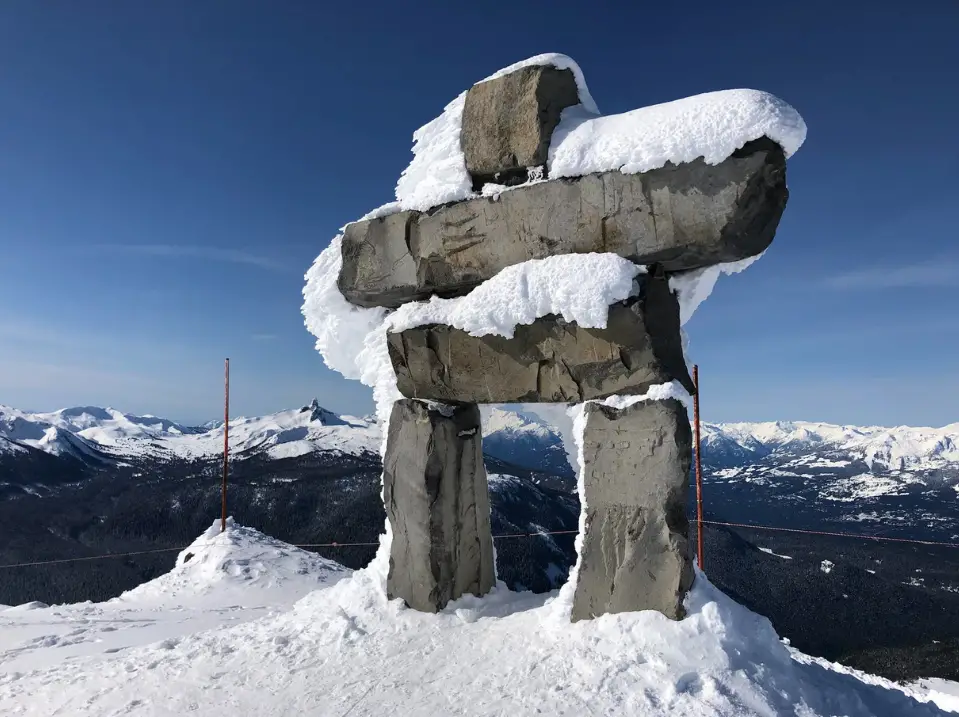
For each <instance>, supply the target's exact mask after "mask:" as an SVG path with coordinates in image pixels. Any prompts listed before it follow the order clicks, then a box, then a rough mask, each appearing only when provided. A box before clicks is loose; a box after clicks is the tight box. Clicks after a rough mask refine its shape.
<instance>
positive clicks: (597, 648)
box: [0, 524, 955, 717]
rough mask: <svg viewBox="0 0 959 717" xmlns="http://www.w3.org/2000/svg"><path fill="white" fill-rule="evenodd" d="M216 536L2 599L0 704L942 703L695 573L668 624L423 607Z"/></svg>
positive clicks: (132, 707)
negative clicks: (74, 582) (103, 589)
mask: <svg viewBox="0 0 959 717" xmlns="http://www.w3.org/2000/svg"><path fill="white" fill-rule="evenodd" d="M217 531H218V526H217V525H214V526H213V527H212V528H211V529H210V531H208V532H207V533H206V534H205V535H204V536H201V537H200V538H199V539H198V541H197V542H196V543H194V545H193V546H191V547H190V548H189V549H187V550H186V551H184V553H183V554H182V555H181V556H180V558H179V560H178V561H177V567H176V568H174V570H173V571H172V572H171V573H170V574H168V575H165V576H162V577H160V578H158V579H157V580H154V581H152V582H150V583H146V584H145V585H143V586H141V587H140V588H137V589H135V590H132V591H130V592H128V593H126V594H124V595H123V596H122V597H120V598H118V599H116V600H113V601H110V602H107V603H102V604H99V605H94V604H89V603H88V604H83V605H70V606H60V607H52V608H51V607H43V606H39V605H36V604H33V605H26V606H20V607H14V608H10V609H5V610H0V714H3V715H44V716H47V715H71V716H73V715H76V716H77V717H82V716H84V715H98V716H100V715H121V714H122V715H171V716H172V715H185V714H191V713H210V712H211V711H213V710H216V713H223V714H229V715H231V717H239V716H241V715H256V716H257V717H269V716H273V715H291V714H296V715H331V716H332V715H337V716H342V715H351V716H353V717H356V716H359V715H370V716H372V715H377V716H380V715H409V716H417V715H424V716H425V715H430V716H434V715H490V716H492V715H520V716H522V715H570V716H573V715H577V716H578V715H684V716H685V715H727V716H732V715H736V716H742V715H797V716H801V717H810V716H812V715H840V714H842V715H849V716H850V717H852V716H858V715H862V716H866V715H869V716H870V717H876V716H879V717H882V716H885V715H888V716H889V717H911V716H914V715H915V716H918V715H943V714H950V713H948V712H945V711H944V708H945V707H947V706H949V705H950V704H952V705H953V706H954V705H955V697H954V695H950V694H949V692H950V691H952V690H953V689H954V686H953V685H951V684H950V683H942V682H941V681H937V682H935V683H928V684H925V685H914V686H897V685H894V684H893V683H890V682H887V681H885V680H882V679H880V678H874V677H871V676H867V675H862V674H861V673H857V672H855V671H852V670H849V669H847V668H842V667H839V666H835V665H831V664H829V663H826V662H824V661H821V660H816V659H813V658H809V657H806V656H804V655H800V654H798V653H795V652H791V651H790V649H789V648H788V647H787V646H786V645H784V644H783V643H782V642H780V641H779V639H778V637H777V636H776V634H775V632H774V631H773V630H772V627H771V626H770V625H769V623H768V621H767V620H766V619H765V618H762V617H759V616H757V615H755V614H753V613H751V612H749V611H748V610H746V609H745V608H743V607H741V606H739V605H737V604H736V603H734V602H733V601H732V600H730V599H729V598H728V597H726V596H725V595H723V594H722V593H720V592H719V591H718V590H716V589H715V588H714V587H712V586H711V585H710V584H709V583H708V581H707V580H706V579H705V578H704V577H703V576H702V575H699V576H697V581H696V585H695V587H694V589H693V591H692V593H691V594H690V596H689V598H688V608H689V616H688V617H687V618H686V619H685V620H683V621H681V622H672V621H669V620H667V619H666V618H664V617H663V616H662V615H660V614H659V613H655V612H641V613H630V614H621V615H606V616H603V617H601V618H599V619H596V620H592V621H584V622H579V623H576V624H570V623H569V621H568V603H567V602H566V601H565V600H564V599H563V597H562V596H561V594H559V593H552V594H549V595H535V594H532V593H511V592H509V591H507V590H505V589H503V588H502V586H499V587H498V588H497V589H496V590H494V592H493V593H492V594H490V595H489V596H487V597H485V598H483V599H477V598H472V597H470V598H464V599H461V600H459V601H457V602H455V603H453V604H451V605H450V606H449V607H448V608H447V609H446V610H444V611H443V612H442V613H440V614H438V615H429V614H424V613H418V612H415V611H412V610H408V609H406V608H405V607H403V606H402V604H401V603H400V602H399V601H392V602H389V601H387V600H386V598H385V596H384V595H383V594H382V592H381V589H380V588H379V587H378V586H380V585H381V584H382V581H381V578H380V577H379V576H376V575H372V574H370V573H369V572H368V571H367V570H361V571H357V572H353V573H350V572H349V571H347V570H345V569H343V568H339V567H338V566H336V565H335V564H333V563H330V562H329V561H326V560H323V559H321V558H318V557H316V556H313V555H310V554H306V553H304V552H303V551H300V550H298V549H296V548H293V547H292V546H287V545H284V544H282V543H280V542H278V541H275V540H273V539H272V538H268V537H266V536H263V535H261V534H259V533H257V532H256V531H254V530H250V529H248V528H242V527H239V526H235V525H232V524H231V525H230V527H229V529H228V531H227V533H226V534H224V535H219V534H218V532H217ZM187 554H192V557H191V558H190V559H189V560H187V559H186V555H187ZM932 700H939V702H940V704H941V705H942V707H940V706H937V704H936V702H934V701H932Z"/></svg>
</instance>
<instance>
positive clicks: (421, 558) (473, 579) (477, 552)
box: [383, 399, 495, 612]
mask: <svg viewBox="0 0 959 717" xmlns="http://www.w3.org/2000/svg"><path fill="white" fill-rule="evenodd" d="M482 440H483V437H482V433H481V428H480V412H479V407H477V406H476V404H456V405H445V404H427V403H424V402H422V401H418V400H416V399H403V400H400V401H397V402H396V403H395V404H394V405H393V412H392V414H391V415H390V425H389V434H388V436H387V442H386V457H385V459H384V465H383V481H384V499H385V502H386V513H387V516H388V517H389V521H390V526H391V527H392V530H393V543H392V547H391V549H390V571H389V576H388V577H387V583H386V588H387V594H388V596H389V598H390V599H393V598H402V599H403V600H405V601H406V604H407V605H409V606H410V607H411V608H414V609H416V610H422V611H425V612H436V611H438V610H442V609H443V608H444V607H445V606H446V604H447V603H448V602H450V601H451V600H455V599H456V598H458V597H460V596H462V595H464V594H466V593H472V594H473V595H484V594H486V593H487V592H489V590H490V589H491V588H492V587H493V583H494V580H495V577H494V572H493V571H494V568H493V538H492V532H491V530H490V506H489V490H488V486H487V482H486V468H485V467H484V465H483V446H482Z"/></svg>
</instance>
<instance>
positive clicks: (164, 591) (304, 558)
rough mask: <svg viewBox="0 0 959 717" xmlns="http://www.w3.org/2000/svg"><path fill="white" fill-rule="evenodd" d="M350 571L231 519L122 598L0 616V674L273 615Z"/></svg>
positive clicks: (33, 606)
mask: <svg viewBox="0 0 959 717" xmlns="http://www.w3.org/2000/svg"><path fill="white" fill-rule="evenodd" d="M188 556H189V558H188ZM349 573H350V571H349V570H347V569H346V568H343V567H342V566H340V565H337V564H336V563H332V562H330V561H328V560H325V559H324V558H321V557H320V556H318V555H316V554H314V553H309V552H307V551H305V550H300V549H299V548H294V547H292V546H290V545H287V544H286V543H281V542H279V541H277V540H274V539H272V538H269V537H267V536H265V535H263V534H261V533H259V532H257V531H255V530H252V529H250V528H244V527H240V526H235V525H233V523H232V521H230V522H229V524H228V530H227V532H226V533H222V534H221V533H220V525H219V522H217V523H216V524H215V525H213V526H212V527H211V528H210V530H208V531H207V532H206V533H205V534H204V535H202V536H200V537H199V538H198V539H197V540H196V541H194V543H193V544H192V545H191V546H190V547H189V548H187V549H186V550H185V551H183V553H181V554H180V556H179V558H178V559H177V565H176V567H175V568H174V569H173V570H172V571H171V572H169V573H167V574H166V575H162V576H161V577H159V578H157V579H156V580H153V581H151V582H148V583H145V584H143V585H140V586H139V587H137V588H135V589H133V590H130V591H128V592H126V593H124V594H123V595H121V596H120V597H118V598H115V599H113V600H110V601H108V602H105V603H90V602H86V603H80V604H77V605H57V606H52V607H49V606H46V605H44V604H43V603H38V602H33V603H27V604H26V605H20V606H16V607H11V608H7V609H5V610H4V609H0V673H6V674H7V675H9V674H17V673H20V672H25V671H30V670H38V669H47V668H51V667H54V666H56V665H59V664H61V663H65V662H72V661H75V660H76V659H78V658H84V657H103V656H108V655H113V654H117V653H120V652H122V651H124V650H128V649H130V648H132V647H139V646H141V645H147V644H150V643H160V642H163V641H168V642H169V641H171V640H176V639H177V638H179V637H181V636H183V635H189V634H193V633H197V632H201V631H203V630H207V629H210V628H216V627H223V626H228V625H235V624H237V623H239V622H243V621H248V620H253V619H256V618H258V617H262V616H265V615H270V614H274V613H275V612H276V611H278V610H283V609H286V608H288V607H289V606H290V605H292V604H293V603H294V602H296V601H297V600H298V599H300V598H301V597H303V596H304V595H306V594H307V593H309V592H310V591H312V590H314V589H316V588H317V587H318V586H320V585H326V584H332V583H333V582H335V581H336V580H338V579H340V578H342V577H345V576H347V575H349ZM0 679H2V678H0ZM7 713H8V712H6V711H5V710H0V714H7Z"/></svg>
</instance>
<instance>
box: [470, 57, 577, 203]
mask: <svg viewBox="0 0 959 717" xmlns="http://www.w3.org/2000/svg"><path fill="white" fill-rule="evenodd" d="M576 104H579V90H578V89H577V87H576V78H575V77H574V76H573V73H572V72H571V71H570V70H559V69H556V68H555V67H552V66H549V65H539V66H533V67H523V68H521V69H519V70H517V71H515V72H511V73H509V74H508V75H504V76H502V77H497V78H496V79H494V80H487V81H486V82H480V83H479V84H477V85H473V86H472V87H471V88H470V89H469V91H468V92H467V93H466V102H465V104H464V106H463V120H462V124H461V132H460V146H461V147H462V149H463V156H464V157H465V158H466V171H468V172H469V173H470V176H471V177H472V178H473V186H474V187H475V188H476V189H477V190H478V189H480V188H481V187H482V185H483V184H485V183H486V182H496V183H498V184H510V183H512V182H513V181H517V180H518V181H525V180H526V178H527V170H528V169H529V168H530V167H543V166H545V165H546V160H547V158H548V156H549V143H550V139H551V138H552V136H553V130H554V129H556V125H558V124H559V118H560V115H561V114H562V112H563V110H564V109H566V108H567V107H570V106H572V105H576Z"/></svg>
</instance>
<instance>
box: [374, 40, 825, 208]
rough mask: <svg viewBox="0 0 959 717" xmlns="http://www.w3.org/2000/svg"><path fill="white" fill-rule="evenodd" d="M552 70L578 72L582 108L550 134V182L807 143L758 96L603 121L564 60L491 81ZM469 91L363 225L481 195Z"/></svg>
mask: <svg viewBox="0 0 959 717" xmlns="http://www.w3.org/2000/svg"><path fill="white" fill-rule="evenodd" d="M533 65H552V66H554V67H557V68H559V69H569V70H571V71H572V72H573V74H574V76H575V78H576V83H577V86H578V88H579V97H580V104H579V105H576V106H574V107H569V108H567V109H566V110H565V111H564V112H563V115H562V117H561V120H560V123H559V125H558V126H557V128H556V129H555V130H554V132H553V137H552V139H551V142H550V151H549V158H548V162H547V167H546V169H547V173H548V176H549V177H550V178H557V177H574V176H582V175H585V174H590V173H592V172H607V171H622V172H624V173H627V174H633V173H638V172H646V171H649V170H651V169H657V168H659V167H662V166H663V165H665V164H666V163H667V162H672V163H673V164H680V163H683V162H691V161H693V160H695V159H697V158H700V157H702V158H703V159H704V160H705V161H706V162H707V163H708V164H718V163H720V162H722V161H723V160H724V159H726V158H727V157H729V156H730V155H731V154H732V153H733V152H735V151H736V150H737V149H739V148H740V147H742V146H743V145H744V144H746V143H747V142H749V141H751V140H754V139H758V138H760V137H763V136H767V137H769V138H770V139H772V140H774V141H775V142H778V143H779V144H780V145H781V146H782V147H783V150H784V151H785V153H786V155H787V156H789V155H792V154H793V153H794V152H796V151H797V150H798V149H799V147H800V146H801V145H802V143H803V141H804V140H805V138H806V124H805V122H803V119H802V117H800V115H799V113H798V112H796V110H794V109H793V108H792V107H790V106H789V105H788V104H786V103H785V102H783V101H782V100H780V99H779V98H777V97H774V96H773V95H771V94H769V93H766V92H760V91H758V90H748V89H739V90H725V91H720V92H708V93H705V94H701V95H695V96H693V97H686V98H685V99H681V100H676V101H674V102H666V103H664V104H659V105H653V106H651V107H642V108H640V109H636V110H632V111H631V112H624V113H623V114H618V115H610V116H606V117H603V116H599V110H598V109H597V107H596V103H595V102H594V101H593V98H592V96H591V95H590V94H589V90H588V89H587V87H586V80H585V78H584V76H583V73H582V70H580V68H579V66H578V65H577V64H576V63H575V62H574V61H573V60H572V59H571V58H569V57H567V56H566V55H560V54H555V53H551V54H545V55H537V56H536V57H531V58H529V59H528V60H523V61H522V62H518V63H516V64H514V65H510V66H509V67H505V68H503V69H502V70H499V71H498V72H496V73H494V74H493V75H491V76H490V77H487V78H486V80H483V82H485V81H487V80H491V79H494V78H496V77H500V76H502V75H506V74H509V73H510V72H513V71H514V70H517V69H520V68H522V67H527V66H533ZM465 101H466V92H463V93H461V94H460V95H459V96H457V97H456V99H454V100H453V101H452V102H450V103H449V104H448V105H447V106H446V107H445V108H444V110H443V113H442V114H441V115H440V116H439V117H437V118H436V119H434V120H432V121H430V122H429V123H427V124H426V125H424V126H423V127H421V128H420V129H418V130H417V131H416V132H415V133H414V134H413V160H412V161H411V162H410V164H409V166H408V167H407V168H406V169H405V170H404V171H403V173H402V175H401V176H400V179H399V181H398V182H397V185H396V201H395V202H391V203H390V204H388V205H386V206H384V207H380V208H379V209H376V210H374V211H373V212H371V213H370V214H369V215H367V216H366V217H364V218H371V217H373V216H383V215H384V214H389V213H392V212H398V211H402V210H409V209H413V210H419V211H426V210H428V209H432V208H433V207H436V206H439V205H441V204H446V203H448V202H455V201H460V200H463V199H469V198H471V197H474V196H476V195H475V194H474V193H473V188H472V181H471V179H470V176H469V174H468V172H467V171H466V159H465V157H464V156H463V151H462V149H461V147H460V131H461V126H462V120H463V107H464V104H465Z"/></svg>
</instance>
